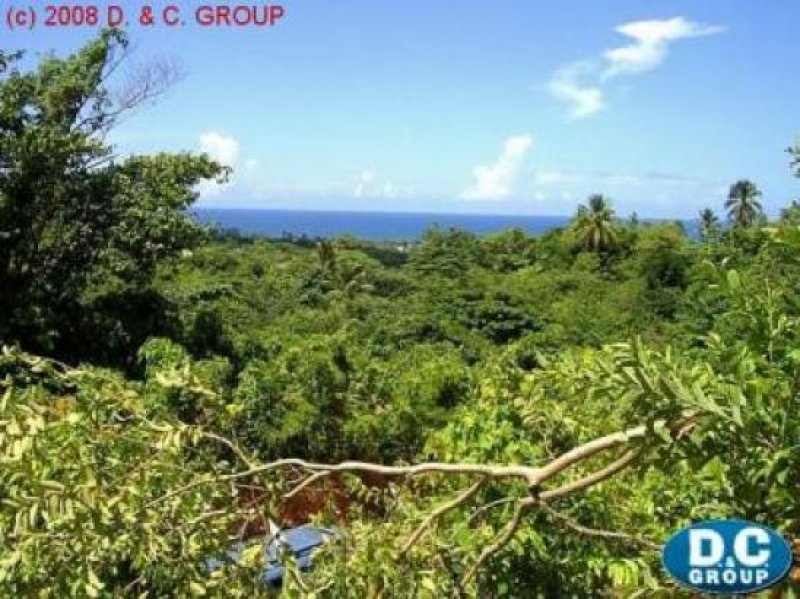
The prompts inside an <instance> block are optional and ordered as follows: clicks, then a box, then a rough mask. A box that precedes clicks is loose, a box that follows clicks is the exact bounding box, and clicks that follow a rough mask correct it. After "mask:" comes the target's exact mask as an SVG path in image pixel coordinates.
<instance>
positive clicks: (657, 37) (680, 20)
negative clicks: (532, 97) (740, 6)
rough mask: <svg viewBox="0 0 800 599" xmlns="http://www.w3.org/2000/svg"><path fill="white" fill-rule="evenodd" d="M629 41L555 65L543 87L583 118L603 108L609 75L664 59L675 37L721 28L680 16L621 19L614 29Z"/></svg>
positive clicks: (643, 69)
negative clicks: (599, 54)
mask: <svg viewBox="0 0 800 599" xmlns="http://www.w3.org/2000/svg"><path fill="white" fill-rule="evenodd" d="M615 31H617V33H620V34H622V35H624V36H626V37H628V38H631V39H632V40H633V41H632V43H630V44H628V45H625V46H620V47H618V48H612V49H611V50H608V51H606V52H605V53H604V54H603V56H602V58H598V59H594V60H583V61H580V62H576V63H572V64H568V65H566V66H564V67H561V68H560V69H558V70H557V71H556V72H555V74H554V75H553V77H552V78H551V79H550V82H549V83H548V85H547V89H548V91H549V92H550V94H551V95H552V96H553V97H555V98H556V99H557V100H560V101H562V102H564V103H566V104H567V105H568V106H569V113H568V114H569V117H570V118H573V119H583V118H586V117H589V116H592V115H594V114H597V113H598V112H600V111H602V110H603V109H604V108H606V106H607V105H606V101H605V93H604V89H603V87H602V85H603V84H604V83H605V82H607V81H608V80H609V79H611V78H613V77H619V76H622V75H638V74H640V73H645V72H647V71H652V70H653V69H655V68H656V67H658V66H659V65H660V64H661V63H663V62H664V60H665V59H666V57H667V55H668V54H669V48H670V46H671V44H673V43H674V42H676V41H678V40H682V39H688V38H695V37H704V36H708V35H715V34H717V33H721V32H723V31H725V27H722V26H718V25H704V24H702V23H696V22H694V21H690V20H688V19H686V18H684V17H674V18H672V19H651V20H647V21H633V22H630V23H624V24H622V25H620V26H619V27H617V28H616V29H615Z"/></svg>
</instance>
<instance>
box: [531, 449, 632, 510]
mask: <svg viewBox="0 0 800 599" xmlns="http://www.w3.org/2000/svg"><path fill="white" fill-rule="evenodd" d="M637 457H639V452H636V451H629V452H626V453H625V454H624V455H623V456H622V457H621V458H619V459H617V460H615V461H613V462H611V463H610V464H609V465H608V466H606V467H605V468H603V469H601V470H597V471H595V472H592V473H591V474H589V475H587V476H584V477H582V478H579V479H578V480H576V481H573V482H571V483H567V484H565V485H563V486H561V487H557V488H555V489H551V490H550V491H543V492H542V493H541V494H540V495H539V498H540V499H541V500H542V501H553V500H555V499H560V498H562V497H566V496H567V495H572V494H573V493H577V492H578V491H583V490H584V489H588V488H589V487H593V486H594V485H596V484H598V483H600V482H603V481H604V480H606V479H607V478H611V477H612V476H614V475H615V474H617V473H618V472H620V471H621V470H624V469H625V468H627V467H628V466H629V465H630V464H631V463H632V462H633V461H634V460H635V459H636V458H637Z"/></svg>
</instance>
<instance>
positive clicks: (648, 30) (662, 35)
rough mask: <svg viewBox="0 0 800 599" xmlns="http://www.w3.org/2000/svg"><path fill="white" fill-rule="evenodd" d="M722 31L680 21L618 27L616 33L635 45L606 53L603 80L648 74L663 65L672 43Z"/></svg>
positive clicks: (630, 24) (684, 20)
mask: <svg viewBox="0 0 800 599" xmlns="http://www.w3.org/2000/svg"><path fill="white" fill-rule="evenodd" d="M724 30H725V28H724V27H720V26H716V25H704V24H702V23H695V22H694V21H689V20H687V19H685V18H683V17H675V18H673V19H664V20H657V19H653V20H649V21H634V22H631V23H625V24H623V25H620V26H619V27H617V29H616V31H617V32H618V33H621V34H622V35H625V36H627V37H630V38H633V40H634V42H633V43H631V44H629V45H627V46H621V47H619V48H614V49H612V50H608V51H607V52H606V53H605V55H604V56H605V58H606V60H607V61H608V67H607V68H606V70H605V72H604V76H605V77H614V76H617V75H635V74H638V73H644V72H646V71H650V70H652V69H654V68H656V67H657V66H659V65H660V64H661V63H662V62H663V61H664V59H665V58H666V57H667V54H668V52H669V46H670V44H671V43H673V42H675V41H677V40H681V39H687V38H693V37H703V36H707V35H714V34H717V33H721V32H723V31H724Z"/></svg>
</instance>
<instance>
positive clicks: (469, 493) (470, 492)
mask: <svg viewBox="0 0 800 599" xmlns="http://www.w3.org/2000/svg"><path fill="white" fill-rule="evenodd" d="M484 484H486V479H485V478H482V479H480V480H479V481H478V482H476V483H475V484H474V485H472V486H471V487H469V488H468V489H467V490H466V491H463V492H462V493H460V494H459V495H457V496H456V497H455V498H453V499H451V500H450V501H448V502H446V503H443V504H441V505H440V506H439V507H438V508H436V509H435V510H433V511H432V512H431V513H430V514H428V517H427V518H425V520H423V521H422V523H421V524H420V525H419V526H418V527H417V529H416V530H415V531H414V533H413V534H412V535H411V536H410V537H409V538H408V540H407V541H406V542H405V544H404V545H403V548H402V549H401V550H400V557H403V556H404V555H405V554H406V553H408V552H409V551H410V550H411V548H412V547H413V546H414V545H415V544H416V543H417V542H418V541H419V540H420V538H422V535H424V534H425V531H427V530H428V527H430V526H431V525H432V524H433V523H434V522H435V521H436V520H438V519H439V518H441V517H442V516H444V515H445V514H446V513H448V512H450V511H452V510H454V509H456V508H457V507H458V506H460V505H461V504H463V503H466V502H467V501H469V500H470V499H472V498H473V497H474V496H475V494H476V493H477V492H478V491H480V489H481V487H483V485H484Z"/></svg>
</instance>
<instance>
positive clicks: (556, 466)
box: [537, 426, 647, 483]
mask: <svg viewBox="0 0 800 599" xmlns="http://www.w3.org/2000/svg"><path fill="white" fill-rule="evenodd" d="M646 433H647V428H646V427H644V426H640V427H637V428H633V429H630V430H627V431H623V432H619V433H613V434H611V435H606V436H605V437H600V438H599V439H595V440H593V441H589V442H588V443H584V444H583V445H579V446H578V447H576V448H575V449H572V450H570V451H568V452H567V453H565V454H563V455H562V456H560V457H558V458H556V459H555V460H553V461H552V462H550V463H549V464H547V465H546V466H544V467H543V468H541V470H540V474H539V478H538V480H537V483H541V482H543V481H545V480H548V479H550V478H552V477H554V476H556V475H557V474H560V473H561V472H563V471H564V470H566V469H567V468H569V467H570V466H573V465H574V464H576V463H578V462H581V461H583V460H586V459H588V458H590V457H592V456H594V455H597V454H598V453H601V452H603V451H607V450H609V449H613V448H614V447H617V446H619V445H627V444H628V443H630V442H631V441H632V440H634V439H640V438H642V437H644V436H645V434H646Z"/></svg>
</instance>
